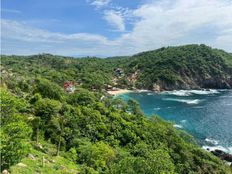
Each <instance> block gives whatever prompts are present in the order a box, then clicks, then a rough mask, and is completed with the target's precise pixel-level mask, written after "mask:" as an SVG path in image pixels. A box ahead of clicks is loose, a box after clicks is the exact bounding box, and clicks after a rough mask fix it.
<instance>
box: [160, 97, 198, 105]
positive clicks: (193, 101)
mask: <svg viewBox="0 0 232 174" xmlns="http://www.w3.org/2000/svg"><path fill="white" fill-rule="evenodd" d="M163 100H167V101H177V102H181V103H187V104H199V103H200V102H202V100H199V99H193V100H191V99H189V100H187V99H175V98H164V99H163Z"/></svg>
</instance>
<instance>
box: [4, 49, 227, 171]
mask: <svg viewBox="0 0 232 174" xmlns="http://www.w3.org/2000/svg"><path fill="white" fill-rule="evenodd" d="M187 47H189V46H187ZM190 47H192V46H190ZM193 47H196V48H198V47H199V48H201V47H202V46H193ZM178 48H179V47H178ZM180 48H181V47H180ZM207 48H208V47H207ZM166 49H167V50H166ZM170 49H171V50H172V49H176V48H165V49H164V50H166V51H165V52H169V51H168V50H170ZM208 49H209V50H210V52H211V51H213V50H212V49H210V48H208ZM181 50H182V49H181ZM160 51H161V52H163V51H162V49H160V50H156V51H152V52H146V53H141V54H138V55H135V56H132V57H117V58H111V59H98V58H80V59H74V58H70V57H59V56H53V55H49V54H42V55H34V56H2V64H1V130H0V131H1V134H0V136H1V137H0V139H1V144H0V150H1V169H2V170H3V169H7V170H10V172H11V173H13V174H14V173H17V174H21V173H28V174H29V173H34V172H37V173H81V174H82V173H83V174H84V173H89V174H97V173H103V174H120V173H121V174H136V173H138V174H139V173H146V174H154V173H157V174H160V173H163V174H177V173H178V174H185V173H192V174H193V173H198V174H206V173H212V174H214V173H215V174H217V173H221V174H224V173H225V174H226V173H231V169H230V168H229V167H228V166H227V165H225V163H224V162H223V161H221V160H220V159H219V158H217V157H215V156H213V155H212V154H210V153H209V152H206V151H204V150H202V149H201V148H200V147H199V146H198V145H197V144H196V142H195V141H194V139H193V138H192V137H191V136H190V135H188V134H186V133H185V132H182V131H180V130H176V129H175V128H174V127H173V125H172V123H168V122H165V121H163V120H162V119H160V118H159V116H157V115H154V116H153V117H151V118H147V117H145V116H144V114H143V113H142V112H141V110H140V108H139V105H138V103H136V102H135V101H133V100H129V101H128V102H127V103H125V102H123V101H121V100H119V99H115V98H113V97H112V96H109V95H107V94H106V93H105V92H104V90H103V89H104V88H108V85H115V86H121V87H129V86H130V87H133V85H138V84H139V82H140V81H141V80H143V78H142V77H145V76H142V74H145V73H146V72H148V71H147V70H148V69H149V67H145V64H144V63H145V62H146V61H145V60H146V59H148V60H149V59H150V58H144V57H146V56H144V54H152V55H156V54H158V53H159V52H160ZM215 52H216V53H217V54H219V53H220V55H221V56H222V57H223V60H222V62H219V63H217V64H218V65H220V66H222V65H225V66H226V67H228V70H227V69H226V70H224V69H221V71H223V72H220V73H225V74H226V73H227V71H230V65H229V63H230V60H231V59H230V58H231V57H230V56H228V55H227V53H224V52H223V51H220V50H215ZM218 52H219V53H218ZM216 53H215V54H216ZM162 54H164V53H162ZM172 54H174V53H172ZM194 54H195V53H194ZM224 54H225V55H226V56H224ZM227 56H228V57H227ZM148 57H149V56H148ZM167 57H169V56H167ZM222 57H217V58H215V59H218V60H219V59H222ZM195 58H197V56H195ZM140 59H141V61H143V60H144V61H145V62H140V63H141V65H140V66H139V65H138V63H139V60H140ZM153 59H155V56H154V57H153V56H152V60H153ZM160 61H161V59H160ZM213 62H214V61H213ZM215 64H216V63H212V66H211V64H210V66H209V68H211V67H214V65H215ZM128 65H129V66H128ZM132 65H133V66H132ZM142 65H144V68H142ZM207 65H208V63H207ZM168 66H171V65H169V64H167V67H168ZM188 66H189V65H188ZM161 67H162V66H161ZM164 68H165V67H164ZM166 69H167V68H166ZM138 70H139V71H140V73H139V76H138V77H137V78H134V79H133V80H135V81H134V84H132V81H131V79H128V78H131V75H132V74H134V73H135V72H136V71H138ZM161 70H162V69H161ZM228 73H229V72H228ZM153 74H154V75H155V73H153ZM174 75H176V74H174ZM134 77H136V75H134ZM159 78H160V77H159ZM161 80H162V79H161ZM65 81H73V82H74V84H75V86H76V90H75V92H74V93H67V92H65V90H64V89H63V84H64V82H65ZM141 82H142V81H141ZM152 83H153V82H152ZM148 84H149V83H148ZM228 84H229V83H228ZM138 87H139V86H138ZM144 87H147V88H149V86H144Z"/></svg>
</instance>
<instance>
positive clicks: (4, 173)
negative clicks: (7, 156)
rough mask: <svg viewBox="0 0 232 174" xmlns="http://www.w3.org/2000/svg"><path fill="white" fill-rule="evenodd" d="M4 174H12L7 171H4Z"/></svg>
mask: <svg viewBox="0 0 232 174" xmlns="http://www.w3.org/2000/svg"><path fill="white" fill-rule="evenodd" d="M2 174H10V173H9V172H8V171H7V170H3V171H2Z"/></svg>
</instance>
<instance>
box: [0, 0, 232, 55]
mask: <svg viewBox="0 0 232 174" xmlns="http://www.w3.org/2000/svg"><path fill="white" fill-rule="evenodd" d="M1 2H2V4H1V52H2V54H19V55H30V54H37V53H52V54H58V55H66V56H87V55H88V56H102V57H106V56H116V55H132V54H135V53H138V52H141V51H146V50H152V49H157V48H159V47H163V46H175V45H183V44H191V43H204V44H207V45H209V46H212V47H216V48H220V49H224V50H226V51H228V52H232V0H1Z"/></svg>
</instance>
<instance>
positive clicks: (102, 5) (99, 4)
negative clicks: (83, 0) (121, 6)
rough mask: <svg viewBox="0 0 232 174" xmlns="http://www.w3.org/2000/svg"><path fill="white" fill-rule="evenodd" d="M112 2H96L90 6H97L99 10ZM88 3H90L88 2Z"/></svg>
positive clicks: (95, 0) (99, 0)
mask: <svg viewBox="0 0 232 174" xmlns="http://www.w3.org/2000/svg"><path fill="white" fill-rule="evenodd" d="M110 1H111V0H94V1H92V2H91V3H90V4H91V5H94V6H96V7H97V8H100V7H104V6H107V5H108V4H109V3H110ZM87 2H90V1H89V0H87Z"/></svg>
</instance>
